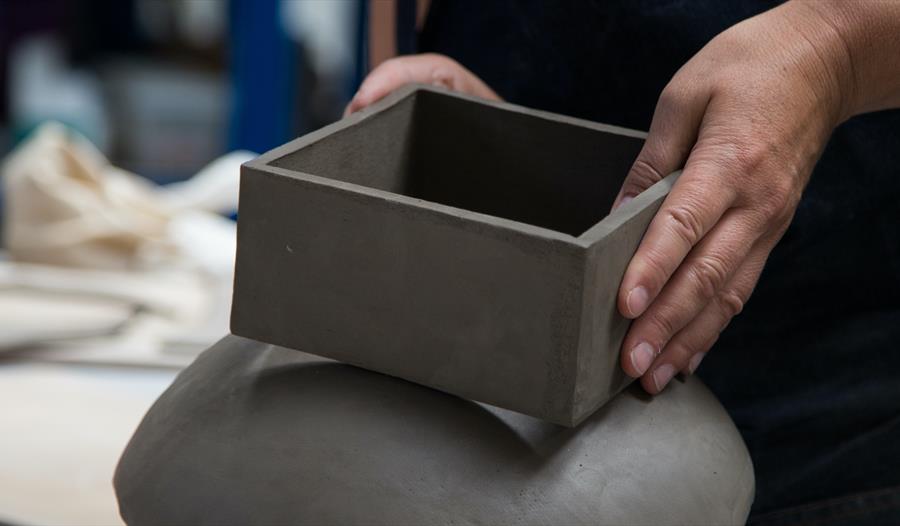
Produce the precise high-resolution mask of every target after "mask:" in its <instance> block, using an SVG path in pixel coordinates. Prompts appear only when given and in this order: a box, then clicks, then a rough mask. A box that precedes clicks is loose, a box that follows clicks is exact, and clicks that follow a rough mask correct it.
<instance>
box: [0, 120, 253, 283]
mask: <svg viewBox="0 0 900 526" xmlns="http://www.w3.org/2000/svg"><path fill="white" fill-rule="evenodd" d="M253 156H254V154H252V153H250V152H233V153H231V154H229V155H227V156H225V157H223V158H220V159H219V160H218V161H217V162H215V163H213V164H211V165H210V166H209V167H207V168H205V169H204V170H203V171H201V172H200V173H198V174H197V175H196V176H195V177H193V178H192V179H191V180H189V181H187V182H184V183H179V184H178V185H175V186H173V187H171V188H169V187H160V186H157V185H154V184H153V183H151V182H149V181H147V180H145V179H142V178H140V177H138V176H137V175H135V174H132V173H130V172H128V171H125V170H122V169H120V168H117V167H115V166H113V165H111V164H110V163H109V161H108V160H107V159H106V157H104V156H103V154H102V153H101V152H100V151H98V150H97V149H96V148H95V147H94V146H93V145H92V144H90V142H89V141H88V140H87V139H85V138H84V137H82V136H81V135H79V134H77V133H75V132H72V131H70V130H68V129H67V128H65V127H64V126H63V125H61V124H59V123H55V122H51V123H47V124H44V125H43V126H41V127H40V128H38V129H37V130H36V131H35V132H34V133H33V134H32V136H31V137H30V138H29V139H28V140H26V141H25V142H24V143H23V144H22V145H20V146H19V147H18V148H17V149H16V150H15V151H14V152H13V153H12V154H10V156H9V158H8V159H7V160H6V162H5V163H4V165H3V169H2V177H0V179H2V183H3V186H4V194H5V203H6V204H5V206H4V218H3V228H4V241H5V245H6V250H7V251H8V255H9V257H10V258H11V259H12V260H15V261H24V262H29V263H40V264H47V265H59V266H71V267H82V268H94V269H106V270H142V269H160V268H199V269H201V270H204V271H208V272H210V273H213V274H222V273H227V272H229V271H230V266H231V262H232V260H233V257H234V223H233V222H232V221H229V220H227V219H225V218H223V217H221V216H219V215H218V214H215V213H213V212H214V211H215V210H214V209H229V208H230V209H231V210H234V209H236V208H237V185H238V175H237V170H236V165H237V164H240V163H241V162H244V161H246V160H249V159H251V158H253ZM226 167H228V168H230V170H225V169H224V168H226Z"/></svg>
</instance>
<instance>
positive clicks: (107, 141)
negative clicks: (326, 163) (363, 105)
mask: <svg viewBox="0 0 900 526" xmlns="http://www.w3.org/2000/svg"><path fill="white" fill-rule="evenodd" d="M362 11H363V10H362V2H361V1H354V0H301V1H277V0H164V1H160V0H29V1H27V2H26V1H15V0H2V1H0V148H2V152H3V153H7V152H8V151H9V150H10V149H11V148H12V147H13V146H14V145H15V144H16V143H17V142H19V141H21V140H22V138H23V137H25V136H26V135H27V134H28V133H29V132H30V131H31V130H32V129H33V128H34V127H35V126H36V125H37V124H39V123H41V122H43V121H46V120H48V119H53V120H58V121H61V122H63V123H65V124H67V125H68V126H71V127H73V128H75V129H76V130H78V131H79V132H81V133H82V134H84V135H85V136H86V137H87V138H88V139H90V140H91V141H92V142H93V143H94V144H96V145H97V146H98V147H99V148H100V150H101V151H103V152H104V153H105V154H106V155H107V156H108V157H109V159H110V160H111V161H112V162H113V163H114V164H116V165H119V166H122V167H124V168H126V169H129V170H132V171H134V172H136V173H139V174H141V175H143V176H145V177H150V178H152V179H154V180H158V181H162V182H168V181H171V180H175V179H180V178H185V177H188V176H190V175H193V174H194V173H195V172H196V171H197V170H199V168H201V167H202V166H203V165H205V164H206V163H208V162H209V161H210V160H212V159H213V158H215V157H217V156H219V155H222V154H223V153H225V152H227V151H230V150H235V149H248V150H253V151H258V152H261V151H265V150H267V149H270V148H272V147H274V146H277V145H279V144H281V143H283V142H285V141H287V140H288V139H291V138H293V137H296V136H298V135H302V134H303V133H305V132H306V131H309V130H312V129H315V128H318V127H321V126H322V125H323V124H325V123H328V122H332V121H334V120H335V119H337V118H339V117H340V115H341V112H342V110H343V107H344V105H345V104H346V102H347V101H348V100H349V97H350V95H352V93H353V90H354V88H355V87H356V85H357V84H358V82H359V74H358V72H359V69H358V68H357V57H358V56H360V53H359V49H360V45H359V35H360V34H361V27H362V26H361V23H362V21H363V19H364V17H363V16H362Z"/></svg>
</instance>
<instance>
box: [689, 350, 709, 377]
mask: <svg viewBox="0 0 900 526" xmlns="http://www.w3.org/2000/svg"><path fill="white" fill-rule="evenodd" d="M704 356H706V353H705V352H698V353H697V354H695V355H693V356H691V361H690V362H688V372H689V373H690V374H694V371H696V370H697V367H700V362H702V361H703V357H704Z"/></svg>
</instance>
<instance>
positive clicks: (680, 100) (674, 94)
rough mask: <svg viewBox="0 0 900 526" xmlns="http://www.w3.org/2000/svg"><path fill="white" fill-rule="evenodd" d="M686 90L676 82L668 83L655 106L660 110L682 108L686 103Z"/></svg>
mask: <svg viewBox="0 0 900 526" xmlns="http://www.w3.org/2000/svg"><path fill="white" fill-rule="evenodd" d="M687 99H688V96H687V91H686V89H685V88H684V87H683V86H682V85H681V84H679V83H677V82H669V83H668V84H666V87H665V88H663V90H662V92H660V94H659V100H658V102H657V106H658V107H660V108H672V109H677V108H680V107H682V106H684V104H685V102H686V101H687Z"/></svg>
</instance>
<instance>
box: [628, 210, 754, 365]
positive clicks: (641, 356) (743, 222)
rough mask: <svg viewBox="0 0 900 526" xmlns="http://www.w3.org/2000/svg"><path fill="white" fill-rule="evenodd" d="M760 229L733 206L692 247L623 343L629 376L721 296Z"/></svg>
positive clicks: (651, 358)
mask: <svg viewBox="0 0 900 526" xmlns="http://www.w3.org/2000/svg"><path fill="white" fill-rule="evenodd" d="M759 230H760V226H759V225H758V223H757V222H756V221H754V220H753V218H752V216H751V215H749V214H748V213H746V212H744V211H740V210H737V209H731V210H729V211H728V212H727V213H726V214H724V215H723V216H722V218H721V219H720V220H719V221H718V223H717V224H716V226H715V227H714V228H713V229H712V231H710V232H709V234H708V235H706V236H705V237H704V238H703V240H702V241H701V242H700V243H699V244H697V245H696V247H694V248H693V249H692V250H690V253H689V255H688V256H687V257H686V258H685V259H684V262H683V263H682V264H681V266H680V267H678V270H677V271H675V273H674V275H673V276H672V279H671V280H669V281H668V283H667V284H666V285H665V287H664V288H663V290H662V292H661V293H660V294H659V295H658V296H657V297H656V299H655V300H654V301H653V303H652V304H651V305H650V307H649V308H647V310H646V311H645V312H644V313H643V314H642V315H641V316H640V317H638V318H637V319H636V320H635V321H634V323H633V324H632V325H631V328H630V329H629V331H628V335H627V336H626V337H625V340H624V341H623V343H622V367H623V369H624V370H625V372H626V373H627V374H628V375H630V376H632V377H634V378H637V377H639V376H641V375H643V374H644V373H645V372H646V371H647V369H648V368H649V367H650V365H651V362H652V361H653V358H654V357H655V355H656V353H657V352H658V350H659V349H663V348H664V347H665V346H666V344H667V343H668V342H669V340H670V339H671V338H672V337H673V336H674V335H675V334H676V333H678V331H680V330H681V329H682V328H684V327H685V326H686V325H688V324H689V323H691V321H692V320H693V319H694V318H696V317H697V316H698V315H699V314H700V313H701V311H703V310H704V308H705V307H706V305H707V304H708V303H710V302H711V301H714V300H715V298H717V296H718V295H719V294H720V291H721V290H722V288H723V287H724V286H725V285H726V284H728V283H729V282H730V280H731V279H732V276H733V275H734V272H735V271H737V269H738V268H739V267H741V265H742V264H743V262H744V260H745V259H746V258H747V256H748V253H749V252H750V249H751V246H752V245H751V243H748V242H747V240H748V239H750V240H755V239H757V238H758V237H759V236H760V231H759Z"/></svg>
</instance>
